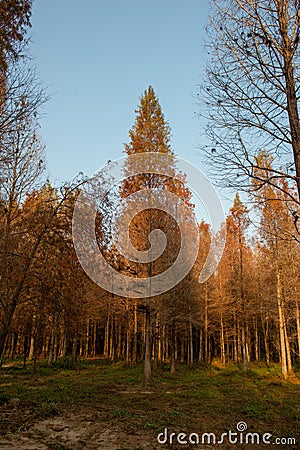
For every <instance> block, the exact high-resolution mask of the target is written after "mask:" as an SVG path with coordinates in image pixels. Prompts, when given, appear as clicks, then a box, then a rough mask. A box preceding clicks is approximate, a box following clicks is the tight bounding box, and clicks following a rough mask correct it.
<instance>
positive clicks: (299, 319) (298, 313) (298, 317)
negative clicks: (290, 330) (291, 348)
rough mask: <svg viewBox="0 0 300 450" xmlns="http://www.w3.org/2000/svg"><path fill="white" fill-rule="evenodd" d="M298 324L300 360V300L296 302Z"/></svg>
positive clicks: (299, 352)
mask: <svg viewBox="0 0 300 450" xmlns="http://www.w3.org/2000/svg"><path fill="white" fill-rule="evenodd" d="M296 322H297V343H298V359H299V360H300V312H299V302H298V300H297V301H296Z"/></svg>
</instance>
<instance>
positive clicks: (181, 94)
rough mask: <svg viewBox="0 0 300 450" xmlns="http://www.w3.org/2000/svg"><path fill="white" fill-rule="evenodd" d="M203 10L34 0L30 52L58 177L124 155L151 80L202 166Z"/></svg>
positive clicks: (198, 5)
mask: <svg viewBox="0 0 300 450" xmlns="http://www.w3.org/2000/svg"><path fill="white" fill-rule="evenodd" d="M207 15H208V1H207V0H186V1H185V2H183V1H180V0H152V1H151V2H147V1H143V0H142V1H141V0H139V1H138V0H127V1H125V0H105V1H104V0H51V1H43V0H36V1H35V2H34V8H33V17H32V25H33V27H32V31H31V33H32V44H31V53H32V55H33V57H34V58H35V61H36V64H37V68H38V71H39V73H40V76H41V79H42V80H43V82H44V84H45V85H47V86H49V88H48V91H49V93H50V94H51V99H50V101H49V102H48V103H47V104H46V105H45V107H44V112H45V113H46V115H45V117H44V118H43V120H42V122H41V124H42V130H41V132H42V136H43V139H44V141H45V143H46V145H47V161H48V172H49V176H50V179H51V180H52V181H53V182H60V181H64V180H70V179H72V178H73V177H75V176H76V174H78V173H79V172H80V171H82V172H84V173H85V174H86V175H92V174H93V173H94V172H95V171H97V170H98V169H99V168H101V167H102V166H103V165H104V164H105V163H106V162H107V160H109V159H115V158H118V157H120V156H122V152H123V144H124V142H127V141H128V131H129V129H130V128H131V126H132V124H133V122H134V118H135V114H134V110H135V109H136V107H137V106H138V103H139V97H140V95H141V94H142V93H143V91H144V90H145V89H146V88H147V87H148V85H152V86H153V87H154V89H155V91H156V94H157V96H158V98H159V100H160V103H161V106H162V109H163V112H164V114H165V117H166V119H167V120H168V121H169V123H170V125H171V128H172V134H173V139H172V145H173V149H174V151H175V153H176V154H177V155H178V156H181V157H184V158H186V159H188V160H190V161H191V162H193V163H196V164H198V165H201V162H200V159H201V158H200V157H199V155H197V149H196V146H197V144H198V143H200V142H201V139H202V138H201V122H200V119H199V118H198V117H196V115H195V112H196V111H199V106H197V104H196V94H197V85H198V83H199V82H200V81H201V76H202V74H203V68H204V58H205V54H204V48H203V43H204V36H205V33H204V25H205V21H206V20H207Z"/></svg>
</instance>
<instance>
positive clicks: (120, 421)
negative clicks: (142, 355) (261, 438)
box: [0, 360, 300, 450]
mask: <svg viewBox="0 0 300 450" xmlns="http://www.w3.org/2000/svg"><path fill="white" fill-rule="evenodd" d="M142 373H143V368H142V366H137V367H126V366H124V364H122V363H116V364H113V365H109V364H107V363H106V362H105V361H103V360H89V361H82V362H79V363H78V365H77V366H76V367H74V368H72V367H71V368H65V367H63V366H62V365H61V364H57V366H56V367H53V368H49V367H47V366H46V364H41V363H40V365H39V367H38V370H37V373H35V374H34V373H33V371H32V368H31V367H30V366H29V367H28V368H27V369H22V368H21V364H19V366H18V364H17V363H14V364H11V365H9V364H8V365H6V366H5V367H4V368H3V369H1V371H0V414H1V416H0V418H1V419H0V434H2V436H3V435H6V434H7V433H11V434H15V435H16V434H21V433H24V432H28V430H30V429H31V427H32V426H33V425H34V424H36V423H38V422H41V421H45V420H47V419H49V418H53V417H57V416H62V417H63V416H64V414H66V413H70V412H74V414H75V413H79V412H80V411H83V412H85V413H86V412H89V413H90V416H89V417H90V422H92V421H93V418H91V417H93V416H92V415H91V414H92V413H97V419H96V416H95V420H97V421H98V422H99V423H100V422H101V423H104V424H106V426H108V427H109V429H110V430H112V429H113V430H115V432H116V433H120V434H122V433H123V435H132V436H134V435H135V434H137V433H141V432H143V433H144V435H146V436H147V439H148V440H151V439H153V445H152V447H151V445H150V443H149V445H150V447H146V446H144V447H143V446H141V447H138V446H133V447H124V446H122V444H121V443H119V444H116V445H117V446H116V447H111V448H120V449H123V448H128V449H130V448H132V449H133V448H157V447H155V445H156V443H157V441H156V437H157V434H158V433H160V432H162V431H163V430H164V429H165V428H168V430H169V433H171V432H176V433H178V432H185V433H187V434H189V433H192V432H193V433H198V434H202V433H204V432H213V433H216V434H218V435H221V433H223V432H226V431H228V430H229V429H231V430H233V431H236V425H237V423H238V422H240V421H244V422H246V423H247V425H248V431H251V432H258V433H261V434H264V433H267V432H269V433H271V434H272V435H273V436H274V437H279V438H282V437H283V438H284V437H294V438H295V439H296V440H298V445H296V446H295V445H291V446H288V445H283V444H280V445H277V446H276V448H300V374H299V373H297V372H296V374H295V376H294V377H293V379H291V380H290V381H283V380H282V379H281V378H280V368H279V367H278V366H272V367H270V368H266V367H264V366H252V367H251V369H250V370H249V372H248V373H247V374H245V373H243V372H242V370H241V369H240V368H239V367H237V366H231V367H228V368H221V367H218V366H217V365H213V366H209V367H206V366H198V367H194V368H188V367H186V366H178V369H177V373H176V374H175V375H171V374H170V373H169V371H168V367H167V366H164V367H161V368H160V369H159V370H158V371H157V372H156V373H155V374H154V375H153V384H152V385H151V386H148V387H147V388H145V387H143V386H142V383H141V380H142ZM0 442H1V435H0ZM64 442H65V444H64V446H60V445H59V444H51V445H52V446H51V445H49V446H48V447H45V448H53V449H58V450H59V449H68V448H72V450H73V449H74V448H82V449H84V448H93V447H88V446H84V443H82V446H81V447H80V446H77V447H76V446H75V445H74V444H73V446H71V447H68V444H67V441H66V440H65V441H64ZM78 445H79V444H78ZM118 445H119V446H118ZM167 447H168V446H167ZM220 447H222V448H224V449H226V448H245V445H243V446H242V445H240V446H239V445H232V444H231V445H229V444H226V443H225V444H224V445H222V446H219V447H218V448H220ZM1 448H6V447H1ZM7 448H19V447H9V446H8V447H7ZM20 448H21V447H20ZM22 448H24V449H25V447H24V445H23V447H22ZM28 448H32V447H28ZM41 448H42V447H41ZM95 448H96V447H95ZM97 448H98V447H97ZM99 448H110V447H109V446H108V447H105V446H104V445H103V447H101V446H100V447H99ZM161 448H164V446H163V445H161ZM172 448H197V447H196V446H190V447H188V446H187V445H185V446H184V445H181V446H180V445H178V444H177V445H172ZM198 448H200V447H198ZM202 448H203V446H202ZM207 448H214V447H213V446H210V447H207ZM246 448H252V446H251V445H249V446H246ZM253 448H267V447H263V446H257V445H256V446H253Z"/></svg>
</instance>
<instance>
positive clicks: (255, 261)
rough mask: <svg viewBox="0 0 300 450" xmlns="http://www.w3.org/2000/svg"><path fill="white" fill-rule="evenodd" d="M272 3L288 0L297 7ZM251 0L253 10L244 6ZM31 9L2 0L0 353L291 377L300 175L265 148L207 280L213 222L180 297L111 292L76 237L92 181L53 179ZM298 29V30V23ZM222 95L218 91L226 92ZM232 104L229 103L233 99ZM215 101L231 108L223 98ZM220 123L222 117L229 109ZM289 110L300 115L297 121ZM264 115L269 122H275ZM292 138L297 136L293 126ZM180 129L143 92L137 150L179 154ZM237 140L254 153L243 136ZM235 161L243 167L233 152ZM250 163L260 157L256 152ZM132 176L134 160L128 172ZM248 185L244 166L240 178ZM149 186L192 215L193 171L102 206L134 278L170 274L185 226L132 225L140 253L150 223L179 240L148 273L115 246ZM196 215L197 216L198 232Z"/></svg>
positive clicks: (106, 250) (204, 227) (298, 307)
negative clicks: (81, 202)
mask: <svg viewBox="0 0 300 450" xmlns="http://www.w3.org/2000/svg"><path fill="white" fill-rule="evenodd" d="M234 3H236V4H238V3H239V2H237V1H236V2H234ZM261 3H268V4H269V3H274V4H278V5H279V6H280V4H281V3H282V4H283V3H289V2H280V1H275V0H274V2H261ZM290 3H291V4H292V3H293V4H294V2H290ZM241 4H243V5H244V6H245V5H246V6H247V2H246V1H244V2H241ZM246 6H245V7H246ZM30 10H31V2H30V1H12V0H11V1H2V2H1V3H0V21H1V26H2V25H3V24H6V28H5V30H6V31H5V34H4V36H5V38H3V37H2V35H1V36H0V51H1V55H0V56H1V58H0V63H1V67H0V68H1V72H0V76H1V92H0V110H1V118H0V139H1V144H0V146H1V149H0V177H1V190H0V196H1V197H0V227H1V230H0V236H1V239H0V254H1V259H0V272H1V277H0V302H1V309H0V354H1V355H2V360H3V359H7V358H8V359H11V360H12V359H16V358H22V359H23V361H24V364H26V360H30V361H31V360H33V361H34V367H36V365H37V364H38V361H39V360H41V359H47V361H48V363H49V364H54V363H55V362H56V361H57V360H58V359H59V358H62V359H64V360H69V359H70V360H73V361H75V360H76V358H78V357H85V358H87V357H100V356H101V357H104V358H107V359H108V360H110V361H112V362H114V361H118V360H123V361H124V362H125V363H126V364H136V363H137V362H138V361H142V360H145V361H146V363H147V362H148V364H150V367H148V375H149V372H151V369H152V370H155V369H156V368H157V367H158V366H159V365H160V364H162V363H168V364H169V365H170V370H171V371H172V372H173V373H175V371H176V364H177V363H185V364H189V365H193V364H195V363H199V362H205V363H207V364H210V363H211V362H212V361H213V359H216V358H218V359H219V360H220V361H221V363H222V364H224V365H225V364H228V363H230V362H234V363H241V367H243V369H244V370H247V369H248V364H249V363H250V362H259V361H262V362H265V363H266V365H269V364H270V363H271V362H280V363H281V367H282V373H283V376H284V377H288V375H289V374H291V373H292V371H293V365H294V364H297V363H298V364H299V359H300V300H299V298H300V297H299V290H300V279H299V270H298V267H299V261H300V235H299V232H298V228H297V225H298V224H297V221H298V213H297V211H298V210H299V202H298V200H297V199H298V192H297V186H298V182H299V176H297V175H296V176H295V175H293V176H290V175H288V174H283V169H282V170H281V169H280V167H281V165H280V164H281V162H280V161H279V160H278V156H277V155H278V153H276V149H275V150H274V151H272V150H271V147H270V148H269V147H268V146H267V145H266V146H265V147H261V146H259V147H256V148H255V149H254V150H253V151H254V153H255V159H253V160H251V161H255V164H254V163H253V164H252V166H251V170H252V172H251V175H252V176H249V177H248V178H249V182H248V185H247V194H243V195H241V193H240V195H239V194H238V193H236V195H235V197H234V201H233V204H232V207H231V209H230V210H229V212H228V214H227V218H226V222H225V223H224V224H223V230H222V232H224V230H225V231H226V247H225V250H224V254H223V257H222V260H221V262H220V264H219V266H218V268H217V270H216V271H215V273H214V274H213V275H212V276H211V277H210V278H209V280H207V281H206V282H205V283H202V284H200V283H199V281H198V279H199V273H200V271H201V267H202V266H203V264H204V262H205V259H206V256H207V254H208V251H209V247H210V243H211V240H212V230H211V227H210V226H209V224H206V223H205V222H204V221H202V222H201V223H198V224H197V227H198V230H199V235H200V246H199V252H198V258H197V261H196V263H195V265H194V267H193V269H192V270H191V272H190V273H189V274H188V276H187V277H185V278H184V280H182V281H181V282H180V283H179V284H178V285H177V286H175V287H173V288H172V289H171V290H170V291H168V292H166V293H164V294H161V295H159V296H153V297H150V298H141V299H132V298H130V297H128V298H125V297H118V296H116V295H114V294H111V293H110V292H107V291H105V290H103V289H102V288H101V287H99V286H97V285H96V284H95V283H93V282H92V281H91V280H90V279H89V278H88V276H87V275H86V274H85V273H84V271H83V270H82V268H81V266H80V263H79V261H78V259H77V256H76V254H75V251H74V246H73V241H72V214H73V208H74V204H75V201H76V198H77V197H78V194H79V192H80V189H81V185H82V184H83V183H84V182H85V179H84V178H78V179H76V180H73V181H72V182H70V183H68V184H65V185H64V186H60V187H54V186H52V185H51V183H50V181H49V180H47V181H46V180H44V179H43V169H44V160H45V155H44V152H45V149H44V146H43V143H42V140H41V137H40V136H39V133H38V116H39V113H38V111H39V107H40V106H41V105H42V104H43V103H44V101H45V100H46V94H45V92H44V91H43V89H41V87H40V82H39V80H38V79H37V78H36V75H35V71H34V70H33V69H32V67H31V66H30V61H28V60H27V59H26V57H24V56H23V55H24V49H25V50H26V42H25V39H24V37H25V32H26V28H27V27H28V25H29V20H30ZM280 11H281V10H280ZM283 12H284V11H281V13H282V14H283ZM273 13H274V11H273V12H272V14H273ZM297 14H298V12H297ZM297 17H299V15H297ZM295 23H296V26H297V33H298V28H299V23H298V18H297V20H296V22H295ZM244 26H245V27H246V26H248V27H251V26H253V24H252V23H246V24H245V23H244ZM2 28H3V27H2ZM218 32H220V29H218ZM294 33H295V32H294ZM293 36H294V37H293V39H294V40H295V35H293ZM297 36H299V34H297ZM235 39H236V38H235ZM241 39H242V38H241ZM261 41H262V38H261V37H258V38H257V39H256V40H254V44H253V46H254V48H260V47H259V46H261V45H267V46H269V47H270V46H271V44H272V42H269V43H267V44H266V43H264V42H261ZM295 42H296V41H295ZM296 43H297V42H296ZM296 43H294V45H296ZM237 45H240V44H237ZM255 46H256V47H255ZM270 48H271V47H270ZM247 51H249V50H247ZM251 51H252V50H251ZM253 51H254V50H253ZM295 52H296V50H295ZM295 54H296V53H295ZM258 56H259V55H258ZM259 57H260V56H259ZM271 68H272V67H271ZM270 70H271V69H270ZM276 70H277V68H276ZM278 70H279V69H278ZM225 75H226V76H227V77H228V76H229V74H228V73H227V74H225ZM225 75H224V74H223V75H222V76H225ZM213 76H214V77H215V78H214V80H213V81H211V82H212V84H213V83H215V84H214V86H215V88H216V89H217V91H218V95H219V94H220V89H221V87H222V79H221V76H220V77H219V78H218V77H217V76H216V74H214V75H213ZM295 77H296V75H295ZM281 82H282V80H280V83H281ZM217 83H219V84H218V85H217ZM216 86H217V87H216ZM226 90H227V91H228V90H229V87H227V88H226ZM215 92H216V91H214V94H212V97H211V98H213V97H214V98H218V97H215ZM249 92H250V91H249ZM206 95H207V91H206ZM249 95H250V94H249ZM242 100H243V99H240V101H242ZM269 100H270V99H269ZM220 101H221V100H220ZM223 101H224V103H226V99H224V97H222V102H223ZM244 101H245V103H246V102H249V101H250V99H249V98H248V99H244ZM276 101H279V100H278V97H277V100H276ZM289 104H290V103H289ZM215 106H216V107H217V108H220V103H218V104H217V105H215ZM225 108H228V103H226V106H225ZM220 114H221V112H220ZM257 114H258V113H257ZM220 117H221V118H223V119H224V117H225V113H224V111H223V112H222V115H220ZM289 117H290V119H291V121H292V122H293V120H294V117H293V115H292V114H290V116H289ZM224 120H225V119H224ZM249 120H250V119H249ZM263 123H264V127H265V128H267V124H266V122H263ZM223 126H224V124H223ZM285 126H288V125H286V124H285ZM214 132H216V129H215V130H214ZM235 132H236V130H235ZM273 132H274V131H273ZM295 132H296V131H295ZM235 136H236V135H234V134H231V135H230V136H229V138H228V139H229V140H228V141H227V142H226V140H225V137H224V140H223V141H221V140H220V137H219V138H218V139H219V143H218V144H219V146H221V144H220V142H221V143H223V147H222V149H223V153H220V151H221V150H220V149H219V148H218V147H217V145H216V148H215V147H213V148H211V147H210V148H209V151H208V156H207V158H208V159H209V163H211V164H213V162H214V161H213V160H215V161H217V165H218V168H220V164H221V162H222V161H224V158H225V163H224V164H225V165H226V157H224V155H226V153H225V151H226V149H228V146H229V145H230V143H232V139H233V138H234V137H235ZM292 136H293V139H294V141H295V138H294V136H295V135H294V134H293V133H292ZM170 137H171V130H170V127H169V125H168V123H167V121H166V120H165V118H164V115H163V113H162V110H161V107H160V104H159V101H158V98H157V96H156V94H155V92H154V90H153V88H152V87H149V88H148V89H147V90H146V91H145V92H144V93H143V95H142V96H141V98H140V103H139V106H138V108H137V110H136V120H135V123H134V124H133V127H132V129H131V130H130V132H129V140H128V143H127V144H126V145H125V148H124V151H125V154H127V155H131V154H135V153H142V152H160V153H165V154H168V155H174V153H173V150H172V148H171V145H170ZM227 137H228V134H227ZM276 137H277V136H276ZM212 139H214V140H215V139H216V136H213V137H212ZM238 139H240V141H239V142H240V144H241V147H242V148H243V145H244V143H243V142H242V138H241V137H238ZM286 140H288V137H286ZM294 141H293V142H291V146H292V148H293V151H294V155H296V156H297V151H298V150H297V149H298V147H297V145H298V141H297V142H296V143H295V142H294ZM261 142H262V141H260V143H261ZM247 145H248V144H247ZM284 145H285V146H287V145H288V142H285V143H284ZM175 152H176V149H175ZM227 155H230V156H228V158H229V159H228V161H229V162H230V164H231V166H230V170H233V169H232V167H233V159H232V155H231V154H230V153H227ZM248 157H249V160H250V159H251V155H250V156H249V155H248ZM239 161H240V167H239V170H240V171H242V170H243V169H244V172H243V175H242V176H241V178H243V184H241V186H240V188H241V189H240V190H241V191H242V190H245V173H247V170H248V171H249V167H248V166H247V165H244V166H242V164H241V159H240V160H239ZM243 161H244V160H243ZM241 166H242V167H241ZM296 169H297V166H296ZM128 170H129V168H128V167H126V165H125V167H124V173H126V171H127V172H128ZM218 170H219V169H218ZM224 170H225V169H224ZM297 170H298V169H297ZM175 172H176V167H174V173H175ZM274 174H275V175H274ZM236 179H237V178H236V174H235V178H234V180H235V183H236ZM147 186H151V187H153V186H154V187H157V188H158V189H159V190H160V192H163V190H164V189H167V190H169V191H170V192H173V193H175V194H176V195H177V196H178V197H179V198H180V199H181V200H182V201H183V202H185V203H186V205H187V208H188V209H189V210H190V211H191V212H192V211H193V204H192V199H191V193H190V191H189V188H188V186H186V185H185V179H184V175H183V176H182V181H181V183H175V184H174V183H173V182H172V180H171V179H166V178H164V177H159V176H157V177H153V176H151V175H150V174H144V176H137V177H128V178H127V180H126V182H123V183H122V184H121V185H120V186H118V187H117V189H116V190H115V191H114V193H113V198H107V199H106V203H105V205H102V207H100V208H99V211H98V220H97V224H96V226H97V236H98V244H99V251H102V252H103V254H105V255H106V257H107V259H108V260H109V261H111V264H112V265H115V267H116V269H117V270H123V272H124V271H125V272H127V273H128V274H129V275H131V276H141V277H146V276H153V275H154V274H155V273H160V272H161V271H163V270H165V267H169V266H170V265H171V264H172V263H173V262H174V260H175V259H176V256H177V254H178V248H179V247H180V235H179V233H178V230H177V229H176V223H174V220H172V219H171V218H170V217H166V216H165V215H163V214H161V213H160V212H159V211H154V212H153V211H152V213H151V211H150V210H146V211H143V213H141V214H140V215H139V216H138V217H137V218H136V219H135V221H133V223H132V229H131V237H132V242H133V243H134V245H135V246H136V247H137V248H138V249H141V250H147V249H148V247H149V241H148V238H147V236H148V235H149V231H151V230H153V229H155V228H160V229H162V230H163V231H164V232H165V234H166V236H167V237H168V239H169V246H167V248H166V254H165V255H164V256H163V257H162V258H160V259H159V261H158V262H157V263H156V265H155V264H153V265H151V267H149V264H148V265H147V264H144V265H140V267H139V266H138V264H137V263H130V262H128V261H126V260H125V259H124V257H123V256H122V255H119V254H118V253H117V250H116V249H115V248H114V246H113V245H112V244H111V242H110V237H111V235H110V218H111V214H112V212H113V210H114V208H115V207H116V202H118V201H119V200H118V199H120V198H123V199H126V198H127V197H129V196H130V195H131V194H132V193H133V192H136V191H137V190H139V189H144V188H145V187H147ZM236 187H237V186H236V185H235V188H236ZM236 191H237V190H236ZM161 195H163V194H161ZM250 209H251V211H250ZM124 214H125V213H124ZM190 220H191V219H190V217H189V216H187V217H186V230H187V232H188V228H189V226H190V222H189V221H190Z"/></svg>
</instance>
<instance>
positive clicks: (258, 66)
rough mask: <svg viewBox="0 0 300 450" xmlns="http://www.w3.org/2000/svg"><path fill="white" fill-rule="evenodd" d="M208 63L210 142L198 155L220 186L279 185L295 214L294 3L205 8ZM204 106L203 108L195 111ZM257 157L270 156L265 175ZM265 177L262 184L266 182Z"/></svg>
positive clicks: (253, 1)
mask: <svg viewBox="0 0 300 450" xmlns="http://www.w3.org/2000/svg"><path fill="white" fill-rule="evenodd" d="M212 3H213V8H214V13H213V15H212V17H211V19H210V25H209V26H208V36H209V41H208V45H207V47H208V52H209V55H210V56H209V57H210V61H209V63H208V68H207V75H206V80H205V82H204V84H203V86H201V93H202V94H201V95H202V98H203V100H204V101H205V104H206V106H205V108H204V112H203V115H204V116H205V117H206V118H207V119H208V120H207V135H208V138H209V140H210V142H211V144H210V145H209V146H206V148H205V153H206V155H207V157H208V158H209V163H210V165H211V166H212V167H213V168H214V173H215V174H216V175H217V177H218V180H219V182H220V183H222V184H223V185H224V186H227V187H231V188H234V189H239V190H240V189H244V190H247V191H248V190H249V189H252V188H253V184H252V186H251V179H253V178H255V179H256V180H257V181H259V182H260V183H257V184H256V192H257V193H258V194H259V191H260V188H261V187H262V186H263V185H264V184H265V183H269V184H270V185H272V186H274V187H275V188H276V189H282V184H281V183H278V182H277V183H275V182H274V181H276V180H277V181H278V180H279V179H284V180H286V181H288V182H289V183H290V184H291V185H294V186H296V188H297V189H296V190H297V192H298V195H297V192H295V193H293V192H292V191H289V193H288V196H289V199H290V201H292V202H293V203H294V204H295V206H294V207H295V208H296V207H297V204H298V206H299V194H300V124H299V110H298V104H299V87H300V83H299V82H300V78H299V76H300V73H299V26H300V11H299V2H298V1H294V0H212ZM202 105H203V104H202ZM259 149H263V150H265V151H267V152H268V153H269V154H270V155H271V156H273V161H274V162H273V168H272V171H271V172H270V171H269V169H268V170H267V171H266V170H265V169H266V168H265V167H264V166H263V164H261V163H262V162H263V161H262V160H259V159H258V158H257V152H258V150H259ZM266 172H267V176H266Z"/></svg>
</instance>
